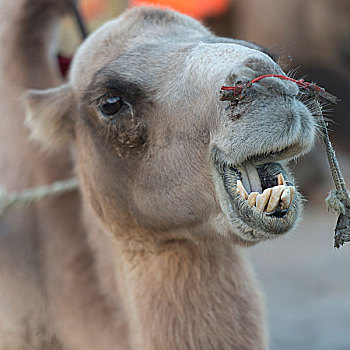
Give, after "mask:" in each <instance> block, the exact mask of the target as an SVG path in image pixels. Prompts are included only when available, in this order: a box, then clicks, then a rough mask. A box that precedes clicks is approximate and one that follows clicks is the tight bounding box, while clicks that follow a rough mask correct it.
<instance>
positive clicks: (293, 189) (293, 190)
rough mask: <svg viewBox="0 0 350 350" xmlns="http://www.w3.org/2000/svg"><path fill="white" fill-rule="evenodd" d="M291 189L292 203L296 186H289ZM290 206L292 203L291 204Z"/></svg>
mask: <svg viewBox="0 0 350 350" xmlns="http://www.w3.org/2000/svg"><path fill="white" fill-rule="evenodd" d="M288 188H289V190H290V204H292V202H293V197H294V192H295V187H294V186H288ZM289 206H290V205H289Z"/></svg>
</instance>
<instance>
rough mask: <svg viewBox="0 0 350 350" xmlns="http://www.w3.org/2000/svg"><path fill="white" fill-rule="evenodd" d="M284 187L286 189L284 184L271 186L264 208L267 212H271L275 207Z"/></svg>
mask: <svg viewBox="0 0 350 350" xmlns="http://www.w3.org/2000/svg"><path fill="white" fill-rule="evenodd" d="M284 189H286V186H283V185H281V186H275V187H272V189H271V196H270V200H269V204H268V205H267V209H266V212H267V213H272V212H273V211H274V210H275V209H276V208H277V206H278V203H279V202H280V199H281V194H282V192H283V190H284Z"/></svg>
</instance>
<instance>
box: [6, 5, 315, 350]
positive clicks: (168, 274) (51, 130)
mask: <svg viewBox="0 0 350 350" xmlns="http://www.w3.org/2000/svg"><path fill="white" fill-rule="evenodd" d="M0 4H1V5H0V16H1V18H0V44H1V47H2V50H1V56H0V69H1V81H0V92H1V93H0V98H1V101H0V102H1V110H2V111H3V113H2V116H1V118H0V123H1V124H0V125H1V127H0V132H1V141H2V143H3V146H2V148H1V149H0V151H1V168H0V169H1V173H0V174H1V178H0V180H1V183H3V184H5V185H6V186H7V187H8V188H9V189H19V188H24V187H28V186H33V185H38V184H43V183H50V182H52V181H53V180H56V179H58V178H60V179H62V178H66V177H68V176H71V175H72V174H73V173H76V174H77V175H78V176H79V179H80V190H79V193H78V191H77V193H74V194H70V195H63V196H60V197H59V198H56V199H50V200H49V199H47V200H42V201H40V202H38V203H37V204H36V205H35V206H33V207H31V208H30V209H28V210H25V211H21V212H16V213H11V215H9V216H6V218H5V219H3V220H2V221H1V222H0V225H1V226H0V229H1V236H0V239H1V242H0V266H1V274H0V278H1V280H0V288H1V289H0V291H1V293H0V296H1V297H0V349H6V350H7V349H10V350H17V349H26V350H28V349H35V350H41V349H45V350H52V349H65V350H71V349H72V350H78V349H79V350H82V349H84V350H92V349H94V350H96V349H98V350H111V349H143V350H148V349H149V350H150V349H152V350H156V349H159V350H164V349H201V350H205V349H222V350H225V349H247V350H248V349H249V350H251V349H266V348H267V340H266V334H265V325H264V316H263V307H262V302H261V295H260V292H259V290H258V287H257V284H256V281H255V278H254V276H253V274H252V272H251V269H250V267H249V264H248V263H247V261H246V259H245V252H244V250H245V248H244V247H246V246H250V245H252V244H255V243H257V242H260V241H262V240H266V239H272V238H275V237H278V236H280V235H281V234H283V233H285V232H287V231H288V230H290V229H291V228H292V227H294V225H295V223H296V221H297V220H298V218H299V216H300V210H301V203H300V202H301V198H300V195H299V193H298V191H297V190H295V188H294V185H293V182H294V180H293V177H292V175H291V173H290V172H289V170H288V168H287V162H288V160H289V159H291V158H294V157H297V156H298V155H300V154H302V153H304V152H307V151H308V150H309V149H310V147H311V146H312V143H313V138H314V130H315V127H314V121H313V118H312V114H311V112H310V111H309V110H308V109H307V107H306V106H305V105H304V104H303V103H302V102H301V101H300V100H299V99H298V96H297V94H298V88H297V86H296V85H295V84H294V83H291V82H285V81H281V80H278V79H275V78H269V79H264V80H262V81H261V82H259V83H257V84H255V85H254V88H251V89H250V91H249V93H248V94H247V95H246V97H245V99H244V101H242V102H241V103H240V104H238V105H237V106H236V107H234V108H232V107H231V105H230V103H229V102H228V101H220V95H219V90H220V87H221V86H222V85H224V84H225V85H233V84H234V83H235V82H237V81H248V80H250V79H252V78H254V77H257V76H259V75H262V74H267V73H278V74H283V73H282V71H281V69H280V67H279V66H278V64H277V63H276V62H274V60H273V59H272V58H271V57H269V56H268V55H267V54H266V53H264V52H263V51H264V50H262V49H261V48H259V47H258V46H256V45H253V44H250V43H248V42H242V41H236V40H231V39H226V38H220V37H217V36H215V35H213V34H212V33H211V32H210V31H208V30H207V29H206V28H204V27H203V26H202V25H201V24H200V23H198V22H197V21H195V20H193V19H191V18H189V17H186V16H183V15H180V14H178V13H175V12H172V11H167V10H158V9H153V8H138V9H131V10H128V11H127V12H125V13H124V14H123V15H122V16H120V17H119V18H118V19H116V20H114V21H111V22H109V23H107V24H105V25H104V26H102V27H101V28H100V29H99V30H97V31H96V32H95V33H93V34H92V35H91V36H90V37H89V38H88V39H87V40H86V41H85V42H84V43H83V44H82V45H81V47H80V48H79V49H78V51H77V53H76V55H75V58H74V61H73V64H72V67H71V71H70V75H69V78H68V80H67V81H66V82H61V81H60V78H59V75H58V73H57V71H58V69H57V67H56V66H55V64H54V57H53V55H52V53H53V52H54V50H52V48H53V44H52V43H53V42H54V32H55V26H56V24H57V21H58V20H59V19H60V17H61V16H62V15H63V14H64V13H65V12H66V8H65V6H64V4H65V3H64V1H62V2H59V1H57V0H55V1H54V0H35V1H34V0H17V1H16V2H13V1H11V0H2V2H0ZM55 86H56V87H55ZM28 88H30V89H42V90H31V91H29V92H28V93H27V97H26V101H27V102H26V105H27V124H28V125H29V127H30V128H31V130H32V136H33V137H34V138H36V139H40V140H42V142H43V144H44V145H46V147H47V148H48V149H51V150H54V151H52V152H51V153H48V152H42V151H41V152H40V151H39V150H38V148H37V146H36V145H35V142H33V141H31V142H29V141H28V139H27V132H26V131H25V129H24V127H23V125H22V124H23V122H24V117H23V115H24V112H23V108H22V106H21V104H20V102H19V101H20V99H21V97H22V95H23V92H24V91H25V90H26V89H28ZM73 169H74V171H73ZM263 191H264V192H263ZM293 191H295V193H294V197H293V196H292V194H293ZM253 192H258V193H259V194H258V195H257V198H255V196H256V194H254V193H253ZM261 192H263V193H261ZM250 193H253V194H250ZM248 195H249V199H248V200H249V203H248V201H247V199H246V198H248ZM276 196H277V197H276ZM273 198H274V199H273ZM276 198H277V200H276ZM274 200H275V202H276V203H275V204H273V201H274Z"/></svg>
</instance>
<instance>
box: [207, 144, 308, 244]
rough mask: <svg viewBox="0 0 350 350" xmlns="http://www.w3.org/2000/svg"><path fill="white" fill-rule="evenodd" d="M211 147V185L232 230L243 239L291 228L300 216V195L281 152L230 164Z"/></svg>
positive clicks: (260, 237) (254, 239)
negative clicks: (273, 159) (212, 176)
mask: <svg viewBox="0 0 350 350" xmlns="http://www.w3.org/2000/svg"><path fill="white" fill-rule="evenodd" d="M220 154H221V151H220V150H217V149H215V150H213V151H212V153H211V160H212V164H213V172H214V179H215V186H216V190H217V194H218V198H219V202H220V205H221V208H222V210H223V212H224V213H225V215H226V217H227V218H228V220H229V222H230V224H231V226H232V227H233V229H234V232H235V233H236V234H238V235H239V236H240V237H241V238H243V239H244V240H245V241H249V242H258V241H261V240H266V239H272V238H277V237H278V236H280V235H281V234H284V233H286V232H287V231H289V230H290V229H292V228H293V227H294V226H295V224H296V223H297V221H298V218H299V217H300V212H301V209H302V198H301V195H300V193H299V192H298V191H297V190H296V189H295V187H294V184H293V178H292V176H291V175H290V173H289V171H288V170H287V169H286V168H285V165H283V163H284V162H283V161H282V159H281V156H280V155H279V160H280V162H278V161H274V162H272V161H271V159H272V158H273V155H267V156H266V157H265V159H264V158H262V157H260V156H259V157H258V156H257V157H255V158H254V157H252V158H251V159H250V160H247V161H245V162H243V163H241V164H236V165H232V164H230V163H229V162H227V161H225V159H227V158H226V157H220Z"/></svg>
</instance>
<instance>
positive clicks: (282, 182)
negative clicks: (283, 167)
mask: <svg viewBox="0 0 350 350" xmlns="http://www.w3.org/2000/svg"><path fill="white" fill-rule="evenodd" d="M277 185H278V186H281V185H284V186H285V185H286V180H285V179H284V177H283V175H282V173H279V174H278V175H277Z"/></svg>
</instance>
